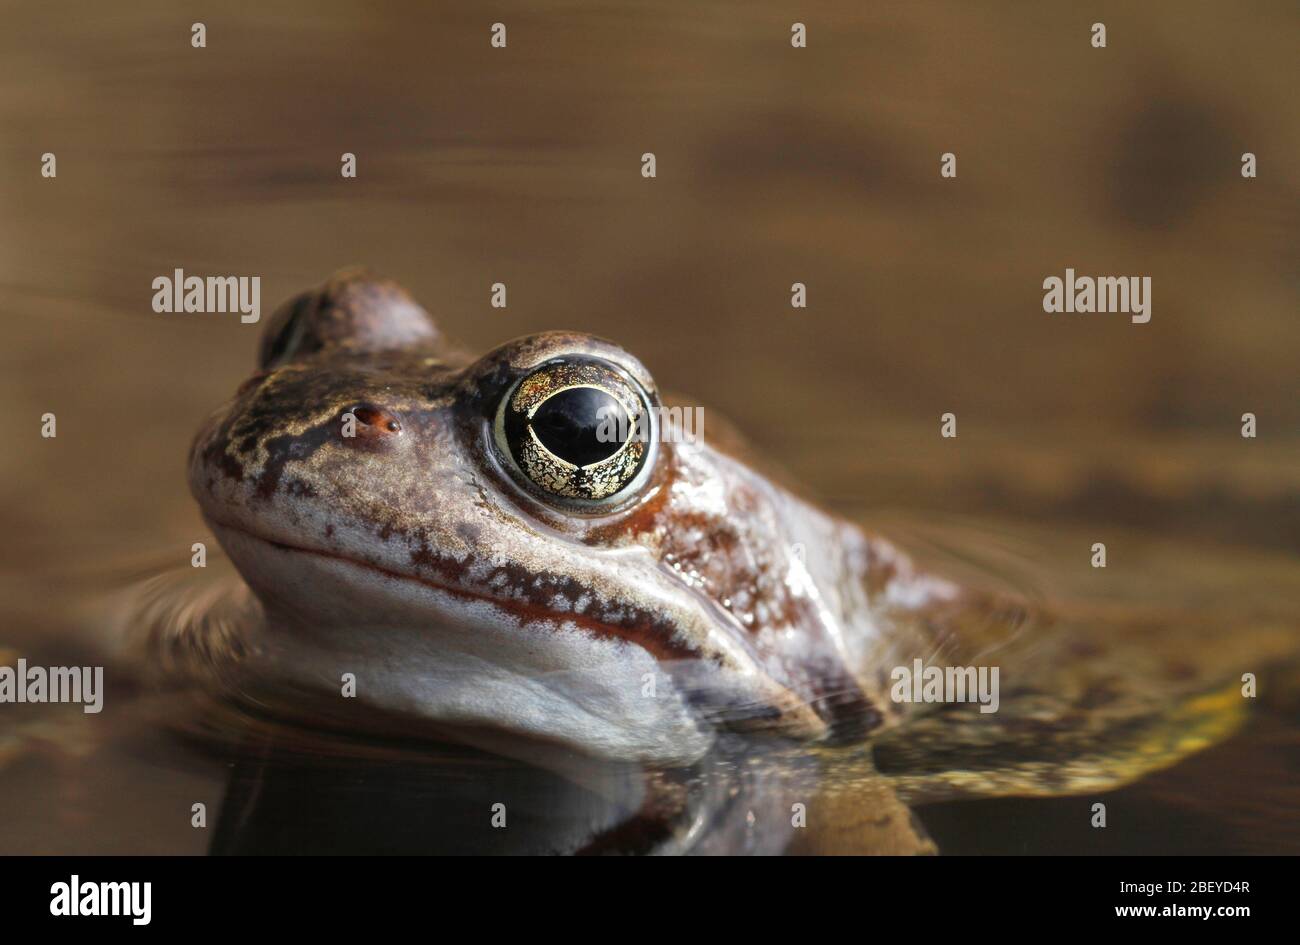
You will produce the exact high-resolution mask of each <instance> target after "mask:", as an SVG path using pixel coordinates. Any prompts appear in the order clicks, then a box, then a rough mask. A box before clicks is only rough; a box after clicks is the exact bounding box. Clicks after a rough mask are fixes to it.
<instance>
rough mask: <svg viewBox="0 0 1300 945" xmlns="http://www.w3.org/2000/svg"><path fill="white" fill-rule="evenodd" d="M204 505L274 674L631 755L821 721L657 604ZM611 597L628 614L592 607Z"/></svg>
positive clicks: (669, 754)
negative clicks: (576, 605)
mask: <svg viewBox="0 0 1300 945" xmlns="http://www.w3.org/2000/svg"><path fill="white" fill-rule="evenodd" d="M207 520H208V523H209V524H210V525H211V527H212V529H213V531H214V532H215V533H216V535H217V537H218V538H219V539H220V541H221V544H222V546H223V547H224V548H225V549H226V551H227V552H228V553H229V555H230V557H231V560H232V561H233V562H234V563H235V565H236V567H237V568H238V569H239V571H240V573H241V574H242V575H243V576H244V578H245V580H247V581H248V583H249V585H250V586H251V587H252V589H253V590H254V591H255V592H256V593H257V595H258V597H259V598H260V599H261V600H262V601H263V603H264V604H265V605H266V609H267V614H268V618H269V619H268V623H269V624H270V628H271V632H270V633H268V637H269V639H268V646H267V647H266V649H265V654H264V659H265V661H266V665H265V666H264V667H262V669H261V675H262V676H263V678H264V679H265V680H266V681H268V682H271V683H274V682H275V681H276V680H277V679H279V680H283V681H286V682H293V683H296V684H299V685H305V686H313V687H314V688H315V689H317V690H320V691H328V690H330V689H333V691H334V692H337V691H338V685H339V680H340V679H341V678H342V677H343V676H344V675H345V674H352V676H353V677H354V678H355V679H356V680H357V688H358V691H359V693H361V694H362V696H363V698H364V699H365V700H366V701H368V702H369V703H371V704H372V705H377V706H379V707H380V708H384V709H388V710H392V711H396V712H399V713H401V714H403V715H413V716H416V717H420V718H425V719H428V720H430V721H436V722H438V723H442V724H450V725H453V726H454V725H466V726H489V727H497V728H503V729H506V730H509V731H513V732H515V733H521V734H524V735H526V736H530V737H537V738H542V739H545V740H549V741H560V742H562V743H565V744H568V745H570V746H572V747H575V748H578V749H579V750H581V751H583V752H584V753H588V754H591V753H594V754H598V755H601V756H604V757H612V758H622V759H637V760H658V761H672V762H678V761H681V760H683V759H691V758H694V757H698V756H699V754H702V753H703V752H704V751H705V750H707V748H708V746H709V744H711V743H712V740H713V738H714V737H715V735H714V733H715V730H716V728H717V727H718V726H719V725H727V726H732V725H736V724H739V725H741V726H742V727H750V726H752V725H756V726H758V727H763V728H766V727H770V726H771V725H773V724H776V723H777V722H781V723H783V725H782V727H783V728H785V727H789V728H790V729H791V731H792V733H796V734H797V733H801V732H803V730H804V729H807V733H806V734H809V735H815V734H817V733H818V732H819V730H820V726H821V722H820V720H819V719H818V718H817V717H816V716H815V715H814V714H812V712H811V710H810V709H809V708H808V707H807V706H806V705H804V704H803V703H802V701H801V700H798V699H797V698H796V697H794V696H793V694H791V693H789V692H788V691H785V690H784V689H783V688H782V687H779V686H777V685H776V684H775V683H774V682H773V681H772V680H770V679H768V678H767V677H766V676H765V674H763V673H762V672H761V670H755V669H751V668H749V667H752V666H753V664H752V663H744V662H741V660H742V659H743V658H744V654H741V655H740V657H739V658H737V657H730V658H723V657H719V656H717V655H714V654H709V655H708V656H707V657H706V656H701V654H699V653H697V652H696V651H695V650H694V649H692V648H690V647H689V646H687V645H685V644H683V643H680V642H678V641H676V640H674V639H672V634H671V632H669V631H667V630H666V628H665V627H664V626H662V625H659V626H657V625H655V624H654V623H653V622H652V621H653V620H656V619H657V620H660V621H667V619H668V618H667V617H665V616H664V615H662V614H651V615H649V616H646V617H644V618H640V619H633V618H632V617H631V616H630V615H629V614H628V613H627V608H626V605H624V606H623V607H622V608H621V609H619V608H616V607H612V605H606V604H604V603H600V602H597V603H593V604H592V606H591V607H590V608H589V610H588V612H587V613H575V612H573V611H572V610H568V611H561V610H555V609H550V608H547V607H544V606H540V605H539V604H537V603H535V602H531V601H528V600H516V599H509V598H507V597H505V596H504V595H502V596H494V595H493V594H491V593H488V592H487V591H486V589H484V590H479V589H475V588H468V587H464V586H454V585H450V584H448V583H444V582H441V581H436V580H432V579H430V578H428V577H426V576H424V575H414V574H410V573H406V572H402V571H396V570H393V569H391V568H387V567H384V566H383V565H381V564H375V563H371V562H363V561H359V560H357V559H356V558H354V557H351V556H349V555H347V554H341V553H339V552H337V551H333V550H325V549H321V548H315V547H309V546H306V545H304V544H299V543H297V542H295V541H286V540H284V539H283V538H280V537H271V536H269V535H265V534H259V533H258V532H257V531H253V530H251V529H249V528H247V527H245V526H242V525H235V524H230V523H223V522H221V521H218V520H214V519H213V518H211V517H208V518H207ZM609 609H613V611H614V612H616V613H618V614H620V616H621V617H622V619H621V620H620V621H619V622H618V623H613V622H610V621H605V620H600V619H598V618H597V617H596V616H594V615H595V614H602V613H605V612H606V611H607V610H609ZM729 660H730V661H729ZM647 680H653V684H650V683H648V682H647ZM647 686H650V688H649V690H647Z"/></svg>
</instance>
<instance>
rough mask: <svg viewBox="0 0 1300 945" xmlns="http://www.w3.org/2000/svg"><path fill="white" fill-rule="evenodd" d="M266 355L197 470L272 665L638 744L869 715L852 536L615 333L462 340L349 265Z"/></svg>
mask: <svg viewBox="0 0 1300 945" xmlns="http://www.w3.org/2000/svg"><path fill="white" fill-rule="evenodd" d="M260 361H261V363H260V365H259V370H258V371H257V373H256V374H254V375H253V377H252V378H251V379H249V380H248V381H246V382H245V383H244V384H243V386H242V387H240V388H239V390H238V392H237V393H236V395H235V397H234V399H233V400H232V401H231V402H230V403H229V404H227V405H226V406H225V407H224V408H222V409H221V410H220V411H219V412H217V413H216V414H215V415H214V416H213V417H211V418H210V419H209V420H208V422H207V423H206V424H205V425H204V427H203V429H202V430H201V431H200V433H199V435H198V437H197V439H196V441H195V443H194V446H193V448H192V451H191V456H190V484H191V488H192V490H193V492H194V495H195V497H196V498H197V499H198V502H199V504H200V506H201V507H202V510H203V513H204V515H205V517H206V518H207V520H208V521H209V522H210V523H211V525H212V527H213V529H214V530H215V532H216V533H217V535H218V537H219V539H220V541H221V543H222V545H223V546H224V547H225V548H226V550H227V552H228V553H229V554H230V556H231V558H232V560H233V561H234V563H235V564H236V566H237V567H238V568H239V570H240V572H241V573H242V574H243V576H244V577H245V579H246V580H247V581H248V583H249V584H250V586H251V587H252V588H253V589H254V591H255V592H256V593H257V595H258V596H259V597H260V598H261V599H262V601H263V603H264V605H265V607H266V610H267V613H268V617H269V621H268V622H269V626H270V630H269V634H268V651H269V652H270V653H271V654H272V655H271V656H270V657H268V659H269V660H270V665H272V666H273V667H274V668H273V672H274V673H277V674H280V675H281V676H282V677H283V678H285V681H286V682H289V683H294V684H298V685H302V684H311V685H314V686H315V687H316V688H318V689H322V690H332V691H334V692H338V691H339V689H340V687H341V683H340V679H341V677H342V676H343V674H345V673H351V674H353V676H354V677H355V679H356V693H357V696H358V700H357V701H358V702H365V703H367V704H369V705H370V706H377V707H379V708H381V709H383V710H385V711H388V712H394V713H399V714H401V715H403V716H407V717H415V718H417V719H423V720H428V721H430V722H433V723H439V724H441V725H446V726H463V727H469V728H476V727H482V728H487V729H497V730H505V731H507V732H510V733H514V734H518V735H525V736H529V737H533V738H538V739H543V740H551V741H558V742H561V743H563V744H566V745H570V746H573V747H576V748H578V749H580V750H582V751H585V752H588V753H594V754H597V755H602V756H609V757H615V758H635V759H644V760H657V761H680V760H686V759H690V758H694V757H697V756H698V755H700V754H701V753H702V752H703V751H705V750H706V749H707V747H708V746H709V744H710V743H711V741H712V738H713V736H714V733H715V731H716V730H717V728H718V727H720V726H754V725H759V726H772V727H775V728H777V729H779V730H780V731H782V732H783V733H787V734H791V735H794V736H798V737H805V738H806V737H812V738H816V737H822V736H825V735H826V734H828V733H829V732H830V731H831V730H832V727H833V724H834V723H836V722H838V721H840V720H841V719H842V718H843V717H844V716H845V715H846V714H851V715H853V716H854V718H855V719H856V720H857V722H858V723H860V724H865V725H866V726H867V727H871V726H872V725H874V724H875V723H876V721H878V718H879V717H878V715H877V714H876V713H875V711H874V709H872V708H871V707H870V704H869V703H868V701H867V700H866V698H865V697H864V696H863V693H862V691H861V689H860V688H859V686H858V683H857V680H855V679H854V678H852V676H851V674H849V673H847V672H846V671H845V670H844V669H843V666H844V665H845V656H846V653H845V649H846V644H845V642H844V638H845V636H846V635H845V634H844V633H843V632H842V631H843V625H844V623H845V621H846V619H847V618H846V615H847V614H851V613H854V612H856V611H857V610H858V608H859V605H860V603H861V601H860V600H859V599H858V598H857V597H856V596H855V595H857V594H860V591H859V590H858V586H857V583H856V580H855V579H854V577H853V575H852V573H851V572H852V566H851V563H850V562H849V561H847V559H846V555H848V551H847V550H846V549H851V548H854V547H857V545H856V542H857V541H858V538H859V536H857V533H856V531H855V530H853V529H851V528H850V527H848V526H845V525H842V524H838V523H835V522H833V521H832V520H830V519H828V518H826V517H825V516H823V515H822V514H821V513H819V512H817V511H816V510H815V509H813V508H812V507H810V506H807V505H805V504H803V503H801V502H799V501H798V500H796V499H794V498H793V497H791V496H790V495H789V494H788V493H786V492H784V491H782V490H781V489H779V488H777V487H776V486H774V485H772V484H771V483H769V482H768V481H767V480H766V479H764V478H763V477H761V476H759V475H758V474H757V473H755V472H753V471H751V470H750V469H749V468H748V467H747V466H745V465H744V464H742V463H741V462H739V461H737V460H735V459H733V458H731V457H729V456H727V455H725V454H724V453H722V452H720V451H718V450H716V449H714V448H712V446H711V445H710V444H709V440H708V439H707V433H705V435H704V436H694V437H692V438H687V437H684V436H682V435H681V434H682V433H683V432H684V430H683V427H682V426H681V425H678V424H676V422H675V416H674V415H673V414H671V413H669V412H665V411H662V410H661V409H660V406H661V405H660V399H659V395H658V393H657V391H656V388H655V384H654V381H653V379H652V378H651V376H650V374H649V373H648V372H647V371H646V369H645V367H644V366H643V365H642V364H641V363H640V362H639V361H638V360H637V359H636V358H634V357H632V356H631V355H629V354H628V353H627V352H625V351H624V350H622V349H621V348H619V347H618V346H617V345H614V344H611V343H610V342H607V341H603V340H600V339H598V338H594V337H591V336H589V335H585V334H578V333H571V332H550V333H546V334H541V335H534V336H531V337H527V338H522V339H519V340H516V341H513V342H510V343H508V344H505V345H503V346H502V347H500V348H498V349H496V350H495V351H493V352H491V353H489V354H488V355H486V356H484V357H482V358H480V359H478V360H471V359H468V358H463V357H459V356H457V355H455V354H454V353H452V352H451V351H449V350H448V349H447V348H446V346H445V345H444V343H443V340H442V338H441V336H440V334H439V332H438V330H437V328H436V327H435V325H434V323H433V321H432V319H431V318H430V317H429V315H428V314H427V313H426V312H425V311H424V310H423V309H422V308H420V307H419V306H418V305H417V304H416V303H415V302H413V301H412V300H411V299H410V298H409V297H408V296H407V295H406V293H405V292H403V291H402V290H401V289H399V288H397V287H396V286H394V285H392V284H391V283H385V282H379V281H375V280H373V279H370V278H368V277H366V276H364V275H362V274H360V273H355V272H348V273H343V274H340V275H339V276H336V277H335V278H334V279H332V280H331V281H330V282H328V283H326V284H325V285H324V286H323V287H321V288H320V289H318V290H315V291H313V292H308V293H305V294H304V295H302V296H299V297H298V298H296V299H294V300H293V301H291V302H290V303H288V304H286V305H285V306H284V307H282V308H281V309H280V310H279V311H278V312H277V313H276V314H275V315H274V316H273V317H272V319H271V320H270V321H269V322H268V325H267V327H266V334H265V337H264V339H263V343H262V346H261V356H260ZM692 432H693V433H699V432H701V431H699V430H698V429H696V430H693V431H692Z"/></svg>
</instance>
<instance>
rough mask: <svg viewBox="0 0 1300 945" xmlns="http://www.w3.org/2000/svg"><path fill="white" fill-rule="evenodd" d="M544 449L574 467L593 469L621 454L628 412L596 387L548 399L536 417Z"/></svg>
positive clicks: (535, 425) (534, 424)
mask: <svg viewBox="0 0 1300 945" xmlns="http://www.w3.org/2000/svg"><path fill="white" fill-rule="evenodd" d="M532 427H533V432H534V433H536V434H537V438H538V439H539V440H541V441H542V445H543V446H545V447H546V448H547V449H548V450H550V451H551V452H552V453H554V454H555V455H556V456H558V457H560V459H562V460H565V461H566V462H570V463H573V465H575V466H590V465H591V464H592V463H598V462H600V461H601V460H602V459H608V458H609V457H610V456H613V455H614V454H615V453H617V452H618V451H619V448H620V447H621V446H622V445H623V440H624V439H625V438H626V437H627V436H628V434H629V432H630V431H629V429H628V419H627V412H626V411H625V410H624V409H623V406H622V404H620V403H619V402H618V401H617V400H616V399H615V398H613V397H611V396H610V395H609V394H607V393H605V392H604V391H603V390H597V389H596V388H594V387H570V388H568V389H567V390H562V391H560V392H559V393H557V394H553V395H552V396H551V397H548V398H547V399H546V400H545V401H544V402H543V403H542V405H541V406H540V407H538V408H537V411H536V412H535V413H534V414H533V420H532Z"/></svg>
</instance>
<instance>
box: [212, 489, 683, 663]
mask: <svg viewBox="0 0 1300 945" xmlns="http://www.w3.org/2000/svg"><path fill="white" fill-rule="evenodd" d="M204 519H205V521H207V523H208V525H209V526H210V527H211V528H212V529H213V531H214V532H216V534H217V537H218V538H219V539H220V540H221V544H222V546H223V547H224V548H225V549H226V550H227V552H229V553H230V555H231V557H232V559H234V560H235V564H236V566H237V567H239V568H240V572H241V573H242V574H243V575H244V578H245V580H247V581H248V582H249V584H250V585H251V586H252V587H253V588H254V590H256V591H258V593H259V596H261V597H262V599H263V600H264V601H266V602H268V603H274V601H275V600H276V599H277V597H278V596H279V595H278V592H279V591H281V590H283V589H284V584H283V583H282V582H275V583H273V584H267V583H265V582H264V581H263V580H262V579H261V578H262V576H263V575H262V574H261V573H260V571H262V570H263V569H260V568H250V569H248V570H245V568H244V566H243V565H242V564H241V563H240V560H241V558H243V559H244V560H247V558H248V555H247V554H242V553H240V552H237V551H234V550H232V545H233V546H235V547H239V546H241V545H251V546H254V547H255V546H257V545H261V546H264V547H265V548H267V549H272V550H274V551H275V552H278V553H280V554H282V555H287V556H305V557H306V558H308V559H311V558H315V559H319V560H320V561H322V562H334V563H336V564H337V565H339V566H342V567H344V568H348V569H355V570H357V571H360V572H362V573H363V574H367V575H369V578H370V580H371V582H372V583H371V585H370V588H369V589H370V590H372V591H373V592H374V593H375V594H376V595H378V594H380V593H382V590H383V586H384V584H385V583H386V582H397V586H398V588H399V589H400V587H401V586H402V585H409V586H411V587H414V588H424V589H427V590H429V591H432V592H434V593H435V594H438V595H446V596H448V597H450V598H452V599H454V600H457V601H460V602H462V603H464V604H466V605H473V604H475V603H478V604H485V605H489V606H491V607H494V608H496V609H498V610H500V611H502V612H504V613H505V614H508V615H510V616H512V617H513V618H515V619H516V620H518V621H519V622H520V623H522V624H528V623H535V622H538V621H549V622H562V623H566V624H572V625H574V626H576V627H578V628H579V629H581V630H583V631H585V632H587V633H590V634H592V635H593V636H595V637H598V638H601V639H606V640H619V641H625V642H628V643H632V644H634V645H635V646H637V647H639V648H641V649H643V650H645V651H646V652H648V653H649V654H650V655H652V656H654V657H655V658H656V659H660V660H689V659H699V658H700V656H701V654H700V653H699V652H698V651H696V650H695V649H693V648H691V647H689V646H687V645H685V644H683V643H679V642H677V641H675V640H673V639H671V638H668V637H666V635H664V634H663V633H662V632H654V629H653V628H652V627H649V626H637V625H635V624H633V625H627V624H624V625H620V626H617V627H615V626H613V625H611V624H608V623H605V622H602V621H600V620H598V619H596V618H593V617H590V616H586V615H584V614H579V613H574V612H572V611H571V610H569V611H564V612H560V611H556V610H551V609H548V608H546V607H544V606H542V605H540V604H537V603H533V602H530V601H521V600H513V599H511V598H508V597H503V596H499V595H492V594H489V593H486V592H483V591H475V590H472V589H470V588H466V587H462V586H455V585H452V584H450V583H445V582H442V581H436V580H434V579H432V578H428V577H425V576H423V575H417V574H412V573H408V572H402V571H396V570H393V569H391V568H387V567H384V566H383V565H381V564H376V563H373V562H366V561H360V560H358V559H357V558H353V557H351V556H348V555H345V554H341V553H339V552H337V551H328V550H323V549H320V548H311V547H307V546H305V545H301V544H295V543H292V542H288V541H284V540H282V539H278V538H271V537H268V536H265V535H260V534H257V533H256V532H253V531H251V530H249V529H248V528H245V527H242V526H239V525H233V524H230V523H227V522H220V521H217V520H215V519H213V518H211V517H209V516H207V515H205V516H204ZM255 555H256V553H255ZM274 570H276V571H279V570H280V569H279V568H276V569H274Z"/></svg>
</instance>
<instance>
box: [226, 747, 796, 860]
mask: <svg viewBox="0 0 1300 945" xmlns="http://www.w3.org/2000/svg"><path fill="white" fill-rule="evenodd" d="M728 754H729V753H728V752H725V751H724V752H719V753H717V754H716V755H714V756H711V757H710V758H708V759H706V760H705V761H704V762H701V763H700V764H697V765H695V766H693V767H691V768H689V769H685V768H682V769H666V770H654V769H648V768H644V767H638V766H634V765H610V764H607V763H604V762H597V761H594V760H593V761H588V760H585V759H577V758H575V757H573V756H572V755H566V756H564V757H558V756H557V757H555V758H552V759H547V764H546V765H543V764H534V763H529V762H524V761H518V760H513V759H508V758H505V757H502V756H498V755H493V754H489V753H487V752H484V751H480V750H478V749H473V748H467V747H460V746H451V745H437V746H430V747H427V748H422V750H421V752H420V754H419V756H418V757H417V756H412V757H391V758H382V759H377V758H353V757H341V756H340V757H330V756H327V755H317V754H310V755H309V754H304V753H302V752H301V751H296V750H294V749H293V748H290V747H288V746H286V745H284V744H281V743H277V742H275V741H272V740H269V739H263V740H260V741H259V742H257V743H256V744H246V745H245V746H244V751H242V752H241V753H240V758H239V760H238V761H236V762H235V764H234V766H233V769H232V773H231V776H230V781H229V785H228V790H227V794H226V799H225V802H224V804H223V807H222V810H221V814H220V817H219V820H218V824H217V829H216V832H215V836H214V839H213V843H212V847H211V851H210V852H211V853H213V854H216V855H229V854H399V855H400V854H506V855H514V854H519V855H524V854H561V855H592V854H664V853H670V854H671V853H780V852H782V851H783V850H784V848H785V846H786V844H787V842H788V840H789V833H790V816H789V813H788V812H789V809H790V807H789V802H788V797H787V795H789V796H795V795H796V794H798V793H799V792H798V791H793V792H792V791H791V790H779V789H775V787H776V784H777V782H778V780H779V781H780V782H781V784H783V785H784V786H786V787H790V786H792V785H793V784H795V783H797V782H798V781H800V780H801V778H800V777H799V776H798V775H797V772H796V771H795V770H793V769H792V768H790V766H787V765H782V766H781V769H782V770H781V773H780V774H779V775H778V773H777V770H778V769H777V767H776V766H772V765H763V764H757V763H755V760H754V759H753V758H752V757H751V758H748V759H745V760H744V761H739V760H737V759H736V758H735V757H729V756H728ZM560 772H563V773H560Z"/></svg>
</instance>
